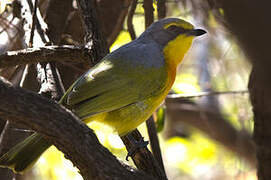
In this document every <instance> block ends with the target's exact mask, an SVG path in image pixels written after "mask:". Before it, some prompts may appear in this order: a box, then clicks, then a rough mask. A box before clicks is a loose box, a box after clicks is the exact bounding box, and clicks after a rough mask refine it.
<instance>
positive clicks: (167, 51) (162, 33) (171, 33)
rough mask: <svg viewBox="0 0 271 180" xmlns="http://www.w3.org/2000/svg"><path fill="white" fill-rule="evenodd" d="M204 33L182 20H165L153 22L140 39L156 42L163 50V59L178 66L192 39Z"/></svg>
mask: <svg viewBox="0 0 271 180" xmlns="http://www.w3.org/2000/svg"><path fill="white" fill-rule="evenodd" d="M205 33H206V31H204V30H202V29H195V28H194V26H193V25H192V24H190V23H189V22H187V21H184V20H182V19H178V18H167V19H162V20H159V21H156V22H154V23H153V24H152V25H151V26H150V27H149V28H148V29H147V30H146V31H145V32H144V33H143V34H142V37H148V38H152V39H153V40H154V41H156V42H157V43H158V44H159V45H161V47H162V48H163V53H164V56H165V59H166V60H167V61H170V62H171V63H174V64H175V65H178V64H179V63H180V62H181V60H182V59H183V57H184V55H185V53H186V52H187V51H188V50H189V48H190V47H191V44H192V41H193V39H194V38H195V37H196V36H201V35H203V34H205Z"/></svg>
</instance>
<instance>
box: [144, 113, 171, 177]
mask: <svg viewBox="0 0 271 180" xmlns="http://www.w3.org/2000/svg"><path fill="white" fill-rule="evenodd" d="M146 125H147V129H148V135H149V138H150V140H151V141H150V143H151V149H152V153H153V156H154V158H155V159H156V161H157V162H158V163H159V165H160V168H161V169H162V171H163V172H164V174H166V171H165V167H164V163H163V159H162V153H161V149H160V143H159V139H158V136H157V131H156V125H155V122H154V118H153V116H151V117H150V118H149V119H148V120H147V121H146Z"/></svg>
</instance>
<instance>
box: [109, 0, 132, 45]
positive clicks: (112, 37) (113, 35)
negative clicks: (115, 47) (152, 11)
mask: <svg viewBox="0 0 271 180" xmlns="http://www.w3.org/2000/svg"><path fill="white" fill-rule="evenodd" d="M131 2H132V0H125V1H124V2H123V8H122V9H121V12H120V13H119V17H118V20H117V22H116V25H115V27H114V29H113V30H112V33H111V34H110V36H108V37H107V46H108V47H110V46H111V45H112V44H113V43H114V41H115V40H116V38H117V36H118V35H119V33H120V31H121V30H122V29H123V22H124V20H125V17H126V15H127V13H128V9H129V6H130V4H131Z"/></svg>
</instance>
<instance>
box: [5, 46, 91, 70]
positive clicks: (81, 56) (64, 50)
mask: <svg viewBox="0 0 271 180" xmlns="http://www.w3.org/2000/svg"><path fill="white" fill-rule="evenodd" d="M87 51H88V49H87V48H84V47H75V46H70V45H65V46H44V47H37V48H27V49H23V50H19V51H8V52H6V53H5V54H1V55H0V68H6V67H11V66H16V65H24V64H31V63H37V62H50V61H59V62H63V61H68V62H73V63H80V62H85V63H86V64H87V63H89V62H91V61H90V60H89V56H88V55H87ZM91 65H93V64H91Z"/></svg>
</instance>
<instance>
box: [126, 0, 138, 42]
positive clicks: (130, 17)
mask: <svg viewBox="0 0 271 180" xmlns="http://www.w3.org/2000/svg"><path fill="white" fill-rule="evenodd" d="M137 1H138V0H132V4H131V7H130V9H129V13H128V17H127V28H128V32H129V34H130V36H131V39H132V40H135V39H136V34H135V29H134V26H133V17H134V14H135V10H136V5H137Z"/></svg>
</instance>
